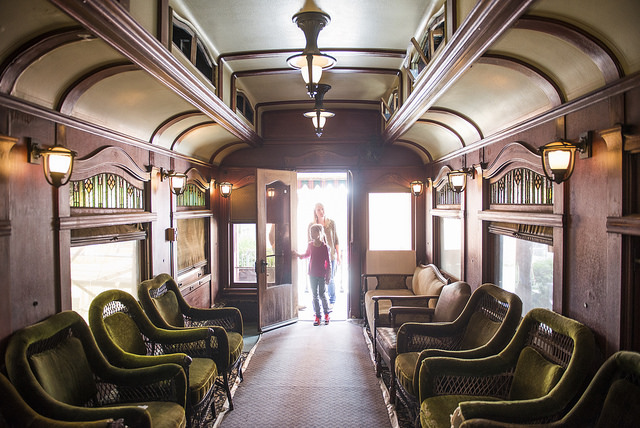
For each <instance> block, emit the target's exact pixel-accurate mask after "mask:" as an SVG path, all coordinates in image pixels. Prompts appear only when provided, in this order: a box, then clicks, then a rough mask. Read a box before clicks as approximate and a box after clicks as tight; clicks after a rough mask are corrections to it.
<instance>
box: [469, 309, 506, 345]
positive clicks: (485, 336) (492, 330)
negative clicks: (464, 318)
mask: <svg viewBox="0 0 640 428" xmlns="http://www.w3.org/2000/svg"><path fill="white" fill-rule="evenodd" d="M500 326H501V323H500V322H498V321H492V320H490V319H489V318H487V317H486V316H484V315H483V314H482V313H481V312H476V313H474V314H473V315H471V318H470V319H469V323H468V324H467V329H466V330H465V332H464V336H463V337H462V341H461V343H460V349H474V348H477V347H480V346H484V345H485V344H487V343H489V340H491V338H492V337H493V336H494V334H496V331H498V328H500Z"/></svg>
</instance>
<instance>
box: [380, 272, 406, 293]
mask: <svg viewBox="0 0 640 428" xmlns="http://www.w3.org/2000/svg"><path fill="white" fill-rule="evenodd" d="M402 288H407V284H406V283H405V279H404V278H403V277H402V276H399V275H378V285H376V290H395V289H402Z"/></svg>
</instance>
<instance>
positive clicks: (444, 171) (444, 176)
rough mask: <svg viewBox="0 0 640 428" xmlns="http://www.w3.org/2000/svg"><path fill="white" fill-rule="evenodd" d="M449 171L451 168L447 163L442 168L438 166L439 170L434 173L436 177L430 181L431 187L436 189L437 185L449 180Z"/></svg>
mask: <svg viewBox="0 0 640 428" xmlns="http://www.w3.org/2000/svg"><path fill="white" fill-rule="evenodd" d="M451 171H453V170H452V169H451V167H450V166H448V165H445V166H443V167H442V168H440V171H438V175H436V178H434V179H433V181H432V184H433V188H434V189H438V188H439V187H441V186H442V185H444V184H445V183H446V182H448V180H449V177H448V174H449V173H450V172H451Z"/></svg>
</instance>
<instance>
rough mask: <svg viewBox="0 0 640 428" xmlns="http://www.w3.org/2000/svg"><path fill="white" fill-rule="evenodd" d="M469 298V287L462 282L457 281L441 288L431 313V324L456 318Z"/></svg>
mask: <svg viewBox="0 0 640 428" xmlns="http://www.w3.org/2000/svg"><path fill="white" fill-rule="evenodd" d="M470 296H471V287H469V284H467V283H466V282H464V281H457V282H454V283H452V284H447V285H445V286H444V287H442V291H441V292H440V297H438V301H437V302H436V308H435V309H434V311H433V318H432V322H451V321H453V320H455V319H456V318H458V316H459V315H460V313H461V312H462V310H463V309H464V307H465V306H466V305H467V302H468V301H469V297H470Z"/></svg>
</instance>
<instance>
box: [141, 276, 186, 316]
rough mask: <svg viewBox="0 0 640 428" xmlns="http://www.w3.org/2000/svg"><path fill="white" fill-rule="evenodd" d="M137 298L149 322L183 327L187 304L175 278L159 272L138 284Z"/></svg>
mask: <svg viewBox="0 0 640 428" xmlns="http://www.w3.org/2000/svg"><path fill="white" fill-rule="evenodd" d="M138 300H139V301H140V304H141V305H142V307H143V309H144V311H145V312H146V313H147V315H148V316H149V319H151V322H152V323H153V324H155V325H156V326H158V327H162V328H170V327H185V322H184V316H183V314H185V313H187V312H188V310H189V304H188V303H187V302H186V301H185V300H184V298H183V297H182V293H180V290H179V288H178V284H176V282H175V280H174V279H173V278H172V277H171V275H168V274H160V275H158V276H156V277H154V278H152V279H148V280H146V281H143V282H141V283H140V284H139V285H138Z"/></svg>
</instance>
